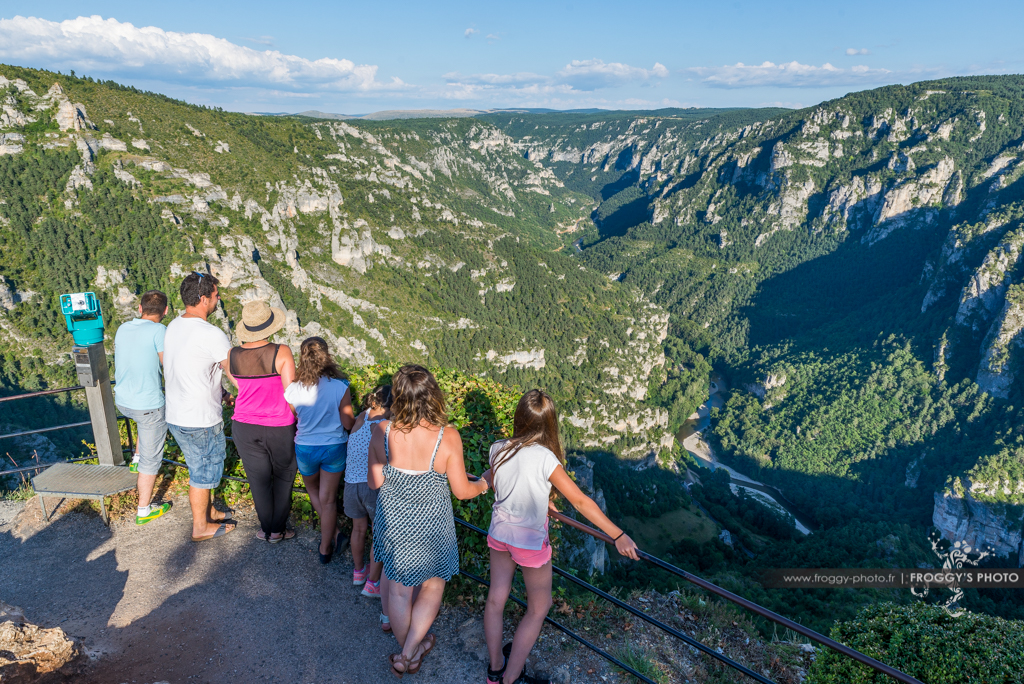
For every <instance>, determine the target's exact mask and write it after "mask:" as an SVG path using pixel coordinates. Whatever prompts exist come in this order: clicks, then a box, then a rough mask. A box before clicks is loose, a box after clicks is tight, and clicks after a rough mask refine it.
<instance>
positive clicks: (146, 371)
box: [114, 318, 167, 411]
mask: <svg viewBox="0 0 1024 684" xmlns="http://www.w3.org/2000/svg"><path fill="white" fill-rule="evenodd" d="M165 332H167V328H166V327H164V326H163V324H161V323H154V322H153V321H147V320H146V319H144V318H136V319H135V320H132V321H128V322H127V323H122V324H121V326H120V327H119V328H118V329H117V334H116V335H114V381H115V385H114V401H115V402H116V403H117V405H118V406H124V407H125V408H130V409H135V410H136V411H149V410H151V409H156V408H160V407H161V406H163V405H164V393H163V392H162V391H161V390H160V357H159V356H157V354H159V353H161V352H163V350H164V333H165Z"/></svg>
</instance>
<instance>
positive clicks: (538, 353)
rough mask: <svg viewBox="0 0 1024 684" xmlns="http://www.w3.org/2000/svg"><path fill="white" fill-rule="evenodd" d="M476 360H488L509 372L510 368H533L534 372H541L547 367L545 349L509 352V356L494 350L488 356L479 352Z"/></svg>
mask: <svg viewBox="0 0 1024 684" xmlns="http://www.w3.org/2000/svg"><path fill="white" fill-rule="evenodd" d="M476 358H477V360H478V361H479V360H486V361H487V362H488V363H490V364H492V365H493V366H495V367H496V368H497V369H498V370H501V371H505V370H507V369H508V368H509V366H511V367H512V368H533V369H534V370H540V369H541V368H544V366H545V365H546V364H545V361H544V350H543V349H529V350H525V351H514V352H509V353H508V354H499V353H498V352H496V351H494V350H493V349H490V350H488V351H487V353H486V354H480V353H479V352H477V357H476Z"/></svg>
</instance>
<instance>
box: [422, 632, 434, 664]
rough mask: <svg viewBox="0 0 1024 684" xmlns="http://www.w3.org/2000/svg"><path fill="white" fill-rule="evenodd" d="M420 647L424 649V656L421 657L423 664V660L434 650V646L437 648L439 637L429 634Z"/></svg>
mask: <svg viewBox="0 0 1024 684" xmlns="http://www.w3.org/2000/svg"><path fill="white" fill-rule="evenodd" d="M420 646H422V647H423V655H421V656H420V662H423V659H424V658H426V657H427V654H429V653H430V652H431V651H433V650H434V646H437V637H436V636H434V635H433V634H428V635H427V636H425V637H423V641H421V642H420Z"/></svg>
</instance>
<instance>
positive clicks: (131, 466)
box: [128, 458, 139, 473]
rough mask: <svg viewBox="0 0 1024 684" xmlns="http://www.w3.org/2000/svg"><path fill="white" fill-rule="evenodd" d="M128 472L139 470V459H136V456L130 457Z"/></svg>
mask: <svg viewBox="0 0 1024 684" xmlns="http://www.w3.org/2000/svg"><path fill="white" fill-rule="evenodd" d="M128 472H129V473H137V472H139V459H137V458H133V459H132V462H131V463H130V464H128Z"/></svg>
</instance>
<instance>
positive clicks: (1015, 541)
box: [932, 478, 1024, 567]
mask: <svg viewBox="0 0 1024 684" xmlns="http://www.w3.org/2000/svg"><path fill="white" fill-rule="evenodd" d="M977 486H978V485H977V484H975V485H972V484H971V482H970V480H966V481H964V482H963V483H961V480H960V479H959V478H958V479H957V480H956V481H955V482H954V485H953V486H952V487H950V488H949V489H948V490H946V491H944V492H935V511H934V513H933V514H932V524H933V525H935V527H937V528H938V530H939V532H940V533H941V534H942V536H943V537H944V538H946V539H948V540H950V541H964V542H967V543H968V544H970V546H971V547H972V548H974V549H978V550H991V553H992V554H994V555H996V556H1009V557H1010V558H1011V559H1012V560H1013V561H1015V562H1017V564H1018V566H1020V567H1024V546H1022V545H1021V529H1022V523H1024V512H1022V511H1021V510H1020V507H1016V506H1006V505H1005V504H994V503H988V502H984V501H979V500H978V499H976V498H975V497H974V496H973V495H972V489H973V488H974V487H977Z"/></svg>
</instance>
